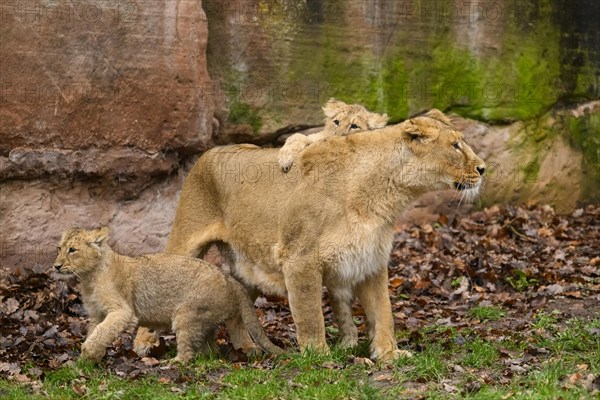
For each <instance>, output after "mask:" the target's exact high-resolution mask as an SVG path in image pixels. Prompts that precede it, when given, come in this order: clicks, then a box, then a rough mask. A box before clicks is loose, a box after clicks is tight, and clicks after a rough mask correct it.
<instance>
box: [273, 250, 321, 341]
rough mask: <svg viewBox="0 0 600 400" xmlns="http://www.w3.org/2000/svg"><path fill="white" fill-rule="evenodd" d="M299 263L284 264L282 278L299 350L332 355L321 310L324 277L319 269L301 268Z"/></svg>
mask: <svg viewBox="0 0 600 400" xmlns="http://www.w3.org/2000/svg"><path fill="white" fill-rule="evenodd" d="M297 262H300V263H302V261H297ZM297 262H294V263H293V264H290V263H285V264H284V266H283V275H284V279H285V286H286V288H287V292H288V300H289V303H290V309H291V311H292V317H293V318H294V323H295V324H296V331H297V339H298V344H299V345H300V350H305V349H307V348H312V349H315V350H320V351H324V352H329V347H328V346H327V342H326V341H325V320H324V318H323V309H322V307H321V296H322V288H323V276H322V273H321V271H319V270H318V269H317V268H316V267H310V266H309V263H308V262H307V263H305V264H304V265H302V264H300V265H302V266H303V268H298V265H296V263H297Z"/></svg>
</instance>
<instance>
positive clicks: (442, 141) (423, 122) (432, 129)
mask: <svg viewBox="0 0 600 400" xmlns="http://www.w3.org/2000/svg"><path fill="white" fill-rule="evenodd" d="M400 126H401V127H402V128H403V129H402V133H403V135H404V137H403V142H404V143H405V144H406V146H405V148H407V149H408V150H409V151H410V152H411V153H412V155H413V156H414V157H415V158H416V160H415V162H414V166H415V167H416V168H418V171H416V173H415V174H414V176H415V177H418V179H419V180H420V182H419V183H420V184H421V185H423V186H425V187H427V189H441V188H443V187H445V186H448V185H449V186H451V187H453V188H454V189H456V190H459V191H461V192H462V193H463V196H464V197H466V198H468V199H473V198H474V197H475V196H477V194H478V193H479V190H480V188H481V183H482V181H483V174H484V172H485V163H484V162H483V160H482V159H481V158H479V157H478V156H477V155H476V154H475V153H474V152H473V150H471V148H470V147H469V145H468V144H467V143H465V141H464V138H463V134H462V132H460V131H459V130H458V129H456V127H455V126H454V125H453V124H452V122H451V121H450V120H449V119H448V117H446V116H445V115H444V114H443V113H442V112H441V111H439V110H436V109H433V110H431V111H429V112H427V113H426V114H423V115H421V116H417V117H413V118H411V119H409V120H407V121H405V122H403V123H402V124H400ZM413 159H414V158H413Z"/></svg>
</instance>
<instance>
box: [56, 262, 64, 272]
mask: <svg viewBox="0 0 600 400" xmlns="http://www.w3.org/2000/svg"><path fill="white" fill-rule="evenodd" d="M62 266H63V265H62V264H54V268H56V270H57V271H60V269H61V268H62Z"/></svg>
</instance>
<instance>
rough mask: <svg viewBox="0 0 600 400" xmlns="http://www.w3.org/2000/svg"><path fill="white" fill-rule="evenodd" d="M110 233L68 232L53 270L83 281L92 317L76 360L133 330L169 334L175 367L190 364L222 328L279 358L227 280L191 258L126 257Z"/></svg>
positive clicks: (95, 355)
mask: <svg viewBox="0 0 600 400" xmlns="http://www.w3.org/2000/svg"><path fill="white" fill-rule="evenodd" d="M108 233H109V231H108V228H100V229H95V230H83V229H77V228H73V229H69V230H67V231H65V232H64V234H63V236H62V239H61V242H60V247H59V254H58V256H57V258H56V261H55V262H54V267H55V268H56V269H57V270H58V272H59V275H61V276H77V277H78V278H79V279H80V280H81V294H82V298H83V303H84V306H85V308H86V309H87V311H88V312H89V315H90V324H89V327H88V336H87V338H86V340H85V342H84V343H83V345H82V347H81V357H83V358H86V359H90V360H93V361H98V360H100V359H101V358H102V357H103V356H104V354H105V352H106V348H107V347H108V346H110V345H111V344H112V342H113V341H114V340H115V339H117V337H118V335H119V333H121V332H122V331H123V330H124V329H126V328H127V327H129V326H135V325H137V324H139V325H142V326H145V327H148V328H151V329H170V328H172V329H173V330H174V331H175V334H176V337H177V357H176V358H175V361H181V362H186V361H189V360H190V359H191V358H192V356H193V354H194V351H195V350H198V349H199V348H200V347H199V346H201V345H204V344H205V343H206V340H207V339H208V340H209V341H210V340H211V339H212V338H211V336H212V334H213V333H214V330H215V328H216V326H217V325H218V324H220V323H223V322H224V323H226V324H227V325H228V327H229V326H232V327H234V330H238V329H239V328H238V325H242V326H245V327H246V328H247V329H248V331H249V332H250V335H252V337H253V338H254V339H255V340H256V342H257V343H258V344H259V345H260V346H261V347H262V348H263V349H264V350H266V351H269V352H272V353H278V352H281V349H280V348H279V347H277V346H275V345H274V344H273V343H271V342H270V341H269V339H268V338H267V337H266V336H265V333H264V331H263V329H262V326H261V324H260V322H259V320H258V318H257V316H256V314H255V312H254V309H253V306H252V303H251V301H250V298H249V297H248V294H247V293H246V290H245V289H244V287H243V286H242V285H241V284H240V283H239V282H237V281H236V280H235V279H233V278H232V277H231V276H226V275H225V274H224V273H223V272H222V271H220V270H219V269H218V268H216V267H215V266H213V265H211V264H209V263H207V262H205V261H202V260H198V259H195V258H191V257H183V256H177V255H172V254H150V255H145V256H141V257H127V256H123V255H121V254H118V253H116V252H114V251H112V250H111V248H110V247H109V246H108V244H107V243H106V238H107V236H108ZM234 335H235V332H232V335H231V336H232V341H234V339H233V338H234V337H235V336H234ZM237 344H238V345H239V343H237Z"/></svg>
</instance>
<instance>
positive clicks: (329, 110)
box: [322, 97, 347, 118]
mask: <svg viewBox="0 0 600 400" xmlns="http://www.w3.org/2000/svg"><path fill="white" fill-rule="evenodd" d="M345 106H347V104H346V103H344V102H343V101H340V100H336V99H334V98H333V97H332V98H330V99H329V100H328V101H327V103H325V105H324V106H323V107H322V108H323V112H324V113H325V116H326V117H328V118H331V117H333V116H334V115H336V114H337V113H338V112H339V111H340V109H341V108H342V107H345Z"/></svg>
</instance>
